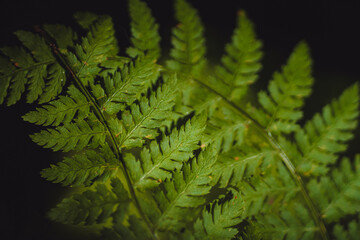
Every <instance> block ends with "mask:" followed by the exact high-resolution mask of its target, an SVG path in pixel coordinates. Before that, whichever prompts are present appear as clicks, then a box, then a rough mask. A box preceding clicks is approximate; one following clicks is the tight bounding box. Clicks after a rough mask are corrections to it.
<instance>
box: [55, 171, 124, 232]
mask: <svg viewBox="0 0 360 240" xmlns="http://www.w3.org/2000/svg"><path fill="white" fill-rule="evenodd" d="M128 204H129V196H128V194H127V192H126V190H125V188H124V186H123V185H122V183H121V181H120V180H119V179H117V178H115V179H113V180H112V182H111V189H109V188H107V187H106V186H105V185H104V184H99V185H96V188H95V190H87V191H85V192H83V193H81V194H75V195H73V196H72V197H70V198H65V199H64V200H63V201H62V202H61V203H59V204H58V205H57V206H56V208H53V209H51V211H50V212H49V217H50V218H51V219H52V220H54V221H56V222H60V223H66V224H84V225H93V224H96V223H105V222H106V221H107V220H109V218H110V217H111V216H112V215H113V214H114V213H117V214H119V212H122V213H123V214H125V213H126V211H127V210H128Z"/></svg>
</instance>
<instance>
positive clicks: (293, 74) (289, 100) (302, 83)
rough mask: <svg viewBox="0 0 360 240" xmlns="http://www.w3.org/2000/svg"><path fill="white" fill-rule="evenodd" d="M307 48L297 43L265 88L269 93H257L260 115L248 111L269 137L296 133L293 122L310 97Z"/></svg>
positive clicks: (310, 77)
mask: <svg viewBox="0 0 360 240" xmlns="http://www.w3.org/2000/svg"><path fill="white" fill-rule="evenodd" d="M311 64H312V62H311V59H310V56H309V48H308V46H307V45H306V44H305V43H304V42H301V43H299V44H298V45H297V46H296V47H295V49H294V51H293V53H292V54H291V56H290V57H289V60H288V62H287V64H286V65H285V66H284V67H283V69H282V71H281V72H276V73H275V74H274V76H273V80H271V81H270V83H269V86H268V91H269V93H266V92H264V91H260V92H259V94H258V100H259V103H260V104H261V106H262V108H263V111H256V110H255V109H251V108H250V109H249V113H250V114H253V116H254V117H255V118H256V120H257V121H259V122H260V124H261V125H262V126H263V127H265V128H266V129H267V130H269V131H271V132H273V133H280V132H283V133H290V132H294V131H296V130H297V129H298V125H297V121H298V120H300V119H301V118H302V116H303V113H302V111H301V108H302V107H303V105H304V100H305V98H306V97H308V96H309V95H310V93H311V87H312V85H313V82H314V80H313V78H312V76H311Z"/></svg>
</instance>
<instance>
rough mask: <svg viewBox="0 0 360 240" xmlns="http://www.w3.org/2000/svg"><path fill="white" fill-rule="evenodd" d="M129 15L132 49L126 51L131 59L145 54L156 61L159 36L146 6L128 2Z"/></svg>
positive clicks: (135, 1)
mask: <svg viewBox="0 0 360 240" xmlns="http://www.w3.org/2000/svg"><path fill="white" fill-rule="evenodd" d="M129 13H130V18H131V23H130V26H131V33H132V38H131V42H132V45H133V46H132V47H129V48H128V49H126V52H127V54H128V55H129V56H131V57H133V58H134V57H137V56H139V55H143V54H145V55H146V56H148V57H150V58H153V59H158V58H159V57H160V53H161V49H160V39H161V38H160V36H159V33H158V28H159V26H158V24H157V23H156V22H155V19H154V18H153V16H152V15H151V10H150V8H149V7H148V6H147V4H146V3H145V2H143V1H140V0H129Z"/></svg>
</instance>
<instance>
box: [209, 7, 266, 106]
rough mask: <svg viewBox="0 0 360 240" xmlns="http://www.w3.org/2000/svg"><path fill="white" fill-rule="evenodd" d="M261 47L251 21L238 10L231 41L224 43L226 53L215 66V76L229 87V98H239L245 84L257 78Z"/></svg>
mask: <svg viewBox="0 0 360 240" xmlns="http://www.w3.org/2000/svg"><path fill="white" fill-rule="evenodd" d="M261 47H262V43H261V41H260V40H258V39H257V37H256V34H255V31H254V26H253V23H252V22H251V21H250V20H249V19H248V17H247V16H246V13H245V11H243V10H240V11H239V12H238V16H237V26H236V28H235V30H234V33H233V35H232V41H231V43H228V44H227V45H226V47H225V52H226V54H224V55H223V56H222V58H221V63H222V65H219V66H216V67H215V75H216V76H217V78H219V79H220V80H221V81H223V82H224V83H225V84H226V85H227V86H228V87H229V90H230V92H229V93H228V94H229V95H227V96H230V97H229V98H230V99H232V100H235V99H240V98H241V96H243V95H244V94H245V92H246V91H247V86H249V85H250V84H253V83H254V82H255V81H256V80H257V78H258V74H257V73H258V72H259V70H260V69H261V63H260V60H261V58H262V52H261Z"/></svg>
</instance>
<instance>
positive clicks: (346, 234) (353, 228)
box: [333, 217, 360, 240]
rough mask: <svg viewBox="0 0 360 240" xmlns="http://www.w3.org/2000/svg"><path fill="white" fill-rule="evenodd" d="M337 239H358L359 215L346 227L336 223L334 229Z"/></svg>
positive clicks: (359, 233) (359, 232) (359, 230)
mask: <svg viewBox="0 0 360 240" xmlns="http://www.w3.org/2000/svg"><path fill="white" fill-rule="evenodd" d="M333 236H334V239H335V240H343V239H346V240H357V239H358V238H359V236H360V221H359V217H358V218H357V219H356V220H352V221H351V222H350V223H349V224H348V225H347V227H346V228H344V226H342V225H341V224H336V225H335V227H334V230H333Z"/></svg>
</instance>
